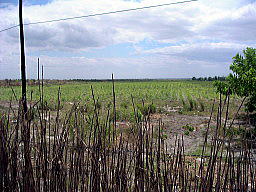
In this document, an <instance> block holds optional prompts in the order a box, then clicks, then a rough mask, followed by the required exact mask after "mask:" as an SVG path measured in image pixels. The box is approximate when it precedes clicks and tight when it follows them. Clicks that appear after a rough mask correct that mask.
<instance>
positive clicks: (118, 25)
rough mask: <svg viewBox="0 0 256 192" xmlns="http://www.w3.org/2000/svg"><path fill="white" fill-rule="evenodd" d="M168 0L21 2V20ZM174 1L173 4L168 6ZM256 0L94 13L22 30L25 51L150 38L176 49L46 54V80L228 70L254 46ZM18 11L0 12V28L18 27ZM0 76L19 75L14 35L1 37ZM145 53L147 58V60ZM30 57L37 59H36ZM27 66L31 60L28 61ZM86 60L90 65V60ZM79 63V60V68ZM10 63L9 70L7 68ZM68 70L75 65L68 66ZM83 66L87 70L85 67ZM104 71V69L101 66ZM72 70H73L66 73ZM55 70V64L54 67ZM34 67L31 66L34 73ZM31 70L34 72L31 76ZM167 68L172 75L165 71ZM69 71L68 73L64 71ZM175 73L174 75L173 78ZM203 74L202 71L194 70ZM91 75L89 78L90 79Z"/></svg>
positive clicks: (5, 8) (11, 32) (12, 8)
mask: <svg viewBox="0 0 256 192" xmlns="http://www.w3.org/2000/svg"><path fill="white" fill-rule="evenodd" d="M168 2H170V1H168V0H159V1H157V2H156V1H153V0H143V1H140V2H138V1H124V0H111V1H105V0H97V1H96V0H95V1H89V0H88V1H84V0H72V1H71V0H54V1H52V2H51V3H48V4H46V5H25V7H24V22H25V23H27V22H36V21H42V20H51V19H56V18H64V17H73V16H79V15H87V14H93V13H101V12H108V11H114V10H121V9H128V8H134V7H142V6H148V5H154V4H156V3H157V4H161V3H168ZM173 2H174V1H173ZM255 6H256V3H252V2H251V1H242V0H239V1H235V2H234V1H232V0H227V1H210V0H201V1H198V2H193V3H187V4H180V5H172V6H166V7H159V8H152V9H146V10H139V11H131V12H126V13H119V14H111V15H105V16H96V17H90V18H84V19H77V20H69V21H63V22H56V23H47V24H39V25H30V26H25V38H26V53H27V54H29V55H30V54H31V53H34V52H35V51H36V52H40V51H47V52H48V53H49V52H52V51H62V52H64V53H65V52H73V53H78V52H81V51H88V50H90V49H92V48H94V49H95V48H102V47H108V46H111V45H115V44H119V43H127V42H130V43H134V45H136V44H137V43H140V42H142V41H143V40H145V39H150V40H152V41H155V42H159V43H163V42H164V43H172V44H175V46H168V47H164V48H161V47H160V48H154V49H150V50H144V49H143V48H141V47H138V46H135V47H136V50H135V51H137V52H138V53H139V54H138V55H137V57H136V58H128V59H127V58H120V57H117V58H105V57H102V58H99V56H98V57H97V58H82V59H81V58H80V59H79V58H74V57H72V58H69V57H65V58H58V57H56V56H55V57H54V56H52V57H45V58H44V59H45V63H47V64H48V65H50V64H52V65H53V66H55V63H56V66H58V70H57V71H55V70H53V71H54V72H55V73H56V74H57V73H60V75H59V76H58V75H54V73H53V72H49V74H51V75H49V78H53V77H59V78H61V77H62V76H61V74H63V78H71V77H70V75H71V76H72V75H73V78H76V77H77V76H79V77H82V75H81V74H82V71H83V70H79V69H78V68H79V67H81V68H84V69H85V71H87V72H88V71H90V73H89V72H88V75H89V76H88V78H96V77H97V78H100V77H101V76H102V78H106V77H105V76H106V74H108V73H110V74H111V71H112V72H113V71H115V70H117V71H118V73H119V74H120V78H122V75H123V78H124V77H125V78H127V77H129V75H130V76H131V77H133V76H138V75H141V76H146V75H148V76H150V77H161V76H164V75H166V76H167V74H171V75H170V76H169V77H174V76H179V77H181V76H184V75H187V76H192V75H191V74H202V75H203V74H204V73H205V74H210V72H209V71H207V70H206V69H207V68H209V67H211V68H213V69H212V70H211V72H212V74H216V73H218V72H219V73H223V68H224V67H225V70H224V71H225V73H227V72H228V65H229V64H230V62H231V58H232V56H234V54H235V53H237V52H238V51H240V50H241V49H244V48H245V47H247V46H255V45H256V41H255V34H256V26H255V25H254V23H255V18H256V17H255V16H256V8H255ZM17 16H18V10H17V7H15V6H13V5H8V6H1V7H0V17H1V18H2V19H1V20H0V29H3V28H7V27H9V26H11V25H14V24H17V22H18V17H17ZM0 43H1V47H0V58H1V60H0V69H1V70H5V71H6V72H5V73H4V74H1V76H0V78H6V77H15V78H17V77H18V76H19V73H14V72H13V71H11V70H12V69H14V68H15V67H16V68H17V66H18V63H19V58H18V55H19V31H18V29H11V30H9V31H5V32H2V33H0ZM145 54H146V55H145ZM34 55H35V54H34ZM27 58H28V63H31V64H28V66H33V65H32V63H34V62H35V61H32V60H33V59H35V58H33V57H30V56H27ZM89 59H91V60H89ZM77 63H80V64H79V65H78V64H77ZM7 65H8V67H6V66H7ZM72 66H77V69H76V68H72ZM85 66H86V67H85ZM106 66H107V67H106ZM67 67H68V68H69V67H71V68H72V70H74V73H73V74H72V73H71V74H70V72H69V73H66V70H65V69H66V68H67ZM51 68H52V69H53V67H51ZM33 70H34V69H33ZM33 70H32V69H31V71H33ZM143 70H144V73H143ZM168 70H169V71H168ZM69 71H70V70H69ZM173 71H175V72H176V73H175V74H174V73H173ZM198 71H200V72H198ZM91 74H94V76H93V75H91Z"/></svg>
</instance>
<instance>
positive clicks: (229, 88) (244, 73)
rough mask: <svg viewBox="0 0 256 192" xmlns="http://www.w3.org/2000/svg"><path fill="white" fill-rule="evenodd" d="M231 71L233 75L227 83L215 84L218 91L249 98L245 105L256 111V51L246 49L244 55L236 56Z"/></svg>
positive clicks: (227, 79) (228, 78) (230, 75)
mask: <svg viewBox="0 0 256 192" xmlns="http://www.w3.org/2000/svg"><path fill="white" fill-rule="evenodd" d="M230 69H231V70H232V73H230V74H229V76H228V77H227V78H226V81H225V82H220V81H216V82H215V84H214V86H215V87H216V88H217V91H218V92H220V93H222V94H237V95H238V96H240V97H246V98H248V100H247V102H246V104H245V106H246V110H247V111H249V112H253V111H256V49H254V48H246V49H245V50H243V55H241V54H239V53H238V54H236V56H235V57H233V63H232V64H231V65H230Z"/></svg>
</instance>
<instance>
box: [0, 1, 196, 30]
mask: <svg viewBox="0 0 256 192" xmlns="http://www.w3.org/2000/svg"><path fill="white" fill-rule="evenodd" d="M193 1H198V0H188V1H180V2H174V3H164V4H158V5H150V6H146V7H137V8H132V9H123V10H118V11H110V12H104V13H96V14H90V15H82V16H76V17H66V18H61V19H53V20H46V21H38V22H31V23H24V24H23V25H36V24H43V23H52V22H58V21H66V20H73V19H81V18H87V17H94V16H101V15H109V14H114V13H122V12H128V11H136V10H142V9H149V8H155V7H163V6H168V5H175V4H182V3H190V2H193ZM18 26H19V25H14V26H11V27H8V28H5V29H2V30H0V33H1V32H4V31H8V30H10V29H13V28H16V27H18Z"/></svg>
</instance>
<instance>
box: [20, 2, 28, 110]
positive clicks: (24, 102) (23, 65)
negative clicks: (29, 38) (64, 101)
mask: <svg viewBox="0 0 256 192" xmlns="http://www.w3.org/2000/svg"><path fill="white" fill-rule="evenodd" d="M19 21H20V64H21V81H22V87H21V92H22V105H23V110H24V113H25V114H26V113H27V111H28V107H27V98H26V63H25V46H24V33H23V21H22V0H19Z"/></svg>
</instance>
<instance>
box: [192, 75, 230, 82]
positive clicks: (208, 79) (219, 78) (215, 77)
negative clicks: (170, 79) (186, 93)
mask: <svg viewBox="0 0 256 192" xmlns="http://www.w3.org/2000/svg"><path fill="white" fill-rule="evenodd" d="M192 80H193V81H225V80H226V77H225V76H214V77H199V78H196V77H192Z"/></svg>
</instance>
